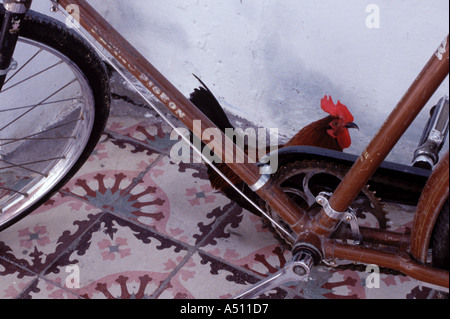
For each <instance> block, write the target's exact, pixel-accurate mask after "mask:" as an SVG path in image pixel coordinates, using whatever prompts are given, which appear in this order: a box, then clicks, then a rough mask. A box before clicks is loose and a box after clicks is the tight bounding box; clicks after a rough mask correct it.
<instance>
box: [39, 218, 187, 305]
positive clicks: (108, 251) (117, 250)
mask: <svg viewBox="0 0 450 319" xmlns="http://www.w3.org/2000/svg"><path fill="white" fill-rule="evenodd" d="M186 254H187V252H186V250H185V248H184V247H183V246H181V245H180V244H178V243H176V242H174V241H171V240H169V239H167V238H164V237H161V236H160V235H158V234H156V233H154V232H151V231H149V230H145V229H143V228H141V227H139V226H137V225H135V224H132V223H130V222H128V221H125V220H122V219H119V218H117V217H116V216H114V215H111V214H105V215H103V216H102V218H101V219H100V220H99V221H98V222H97V223H96V224H95V225H93V227H91V228H90V229H89V230H88V231H87V232H86V233H85V234H84V235H83V236H82V237H80V239H79V241H78V242H77V244H76V245H75V246H74V247H73V248H71V249H69V250H68V251H67V252H66V253H65V254H64V255H63V256H61V258H60V259H59V260H58V261H57V262H56V263H55V264H54V265H53V266H52V267H50V268H49V269H48V271H47V272H46V274H45V277H46V279H47V280H49V281H52V282H59V283H60V282H63V283H67V282H69V284H68V285H66V287H65V289H69V290H70V291H72V292H73V293H75V294H77V295H79V296H81V297H83V298H95V299H97V298H108V299H109V298H119V299H128V298H150V297H151V296H152V294H154V293H155V292H156V290H157V289H158V287H159V286H160V285H161V284H162V283H163V282H164V281H165V280H166V279H167V278H168V277H169V275H170V274H171V273H172V271H173V266H174V265H175V266H176V265H177V264H178V263H179V262H180V259H183V257H184V256H185V255H186ZM67 269H69V270H71V269H75V270H76V271H77V272H76V274H78V275H79V278H78V281H76V282H73V281H70V280H69V281H67V278H68V276H69V277H70V276H73V275H74V273H73V272H71V271H69V274H67ZM76 284H78V285H79V286H77V285H76ZM55 293H57V292H55Z"/></svg>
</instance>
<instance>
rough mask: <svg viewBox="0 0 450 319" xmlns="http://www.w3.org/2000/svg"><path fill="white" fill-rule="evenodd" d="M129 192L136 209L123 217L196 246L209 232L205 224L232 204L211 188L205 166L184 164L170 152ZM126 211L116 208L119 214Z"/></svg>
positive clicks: (224, 212)
mask: <svg viewBox="0 0 450 319" xmlns="http://www.w3.org/2000/svg"><path fill="white" fill-rule="evenodd" d="M130 196H132V197H133V199H134V200H135V204H134V207H136V208H137V209H136V211H135V212H134V213H132V214H128V215H125V216H124V217H127V218H129V219H132V220H135V221H137V222H139V223H141V224H143V225H146V226H149V227H151V228H154V229H156V230H157V231H158V232H160V233H163V234H166V235H168V236H171V237H172V238H175V239H177V240H180V241H183V242H185V243H187V244H190V245H193V246H195V245H196V244H197V243H198V242H199V241H200V240H201V239H202V238H203V237H204V236H205V233H207V232H208V229H206V230H205V229H203V228H204V227H205V225H208V224H213V223H214V221H215V220H216V218H218V217H220V216H221V215H223V214H226V213H227V210H228V209H229V208H230V206H232V205H230V200H229V199H227V198H225V197H224V196H223V195H222V194H220V193H217V192H215V191H214V190H213V189H212V188H211V186H210V183H209V181H208V180H206V179H205V178H204V167H199V166H193V165H192V166H187V165H186V166H183V167H181V166H179V165H177V164H174V163H173V162H171V160H170V158H169V157H168V156H164V157H163V158H162V159H161V160H159V161H158V162H157V163H156V164H155V165H154V166H153V167H152V169H151V170H150V171H149V172H148V173H147V174H146V175H145V176H144V177H143V178H142V180H141V182H140V183H139V184H138V185H136V186H135V187H134V188H133V189H132V190H131V191H130ZM215 211H219V213H218V214H214V212H215ZM124 212H125V210H123V209H122V210H121V211H117V213H118V214H120V215H124Z"/></svg>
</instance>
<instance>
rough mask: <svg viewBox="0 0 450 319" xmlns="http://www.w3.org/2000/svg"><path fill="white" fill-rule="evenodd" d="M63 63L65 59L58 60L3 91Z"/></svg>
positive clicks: (4, 90)
mask: <svg viewBox="0 0 450 319" xmlns="http://www.w3.org/2000/svg"><path fill="white" fill-rule="evenodd" d="M61 63H63V61H59V62H56V63H55V64H53V65H51V66H49V67H48V68H45V69H43V70H41V71H39V72H37V73H35V74H33V75H30V76H29V77H27V78H26V79H23V80H22V81H19V82H17V83H15V84H13V85H11V86H10V87H7V88H6V89H3V91H2V93H4V92H6V91H8V90H9V89H12V88H13V87H15V86H17V85H19V84H22V83H24V82H26V81H28V80H31V79H32V78H34V77H36V76H38V75H40V74H42V73H44V72H47V71H48V70H51V69H53V68H54V67H56V66H58V65H60V64H61Z"/></svg>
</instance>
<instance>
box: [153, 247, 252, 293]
mask: <svg viewBox="0 0 450 319" xmlns="http://www.w3.org/2000/svg"><path fill="white" fill-rule="evenodd" d="M256 282H257V279H256V278H255V277H253V276H251V275H249V274H248V273H245V272H243V271H239V270H238V269H236V268H234V267H232V266H230V265H229V264H227V263H224V262H223V261H220V260H217V259H215V258H213V257H211V256H208V255H206V254H202V253H200V254H198V253H197V254H195V255H194V256H192V258H191V259H190V260H189V261H188V262H187V263H186V264H185V265H184V266H183V268H181V269H180V271H179V272H178V273H177V274H176V275H175V276H174V277H173V278H172V279H171V281H170V286H169V287H168V288H167V289H166V290H165V291H164V292H163V293H162V294H161V295H160V296H159V298H161V299H165V298H169V299H171V298H186V299H223V298H230V297H232V296H234V295H236V294H238V293H239V292H241V291H242V290H243V289H245V288H246V287H247V286H246V284H253V283H256Z"/></svg>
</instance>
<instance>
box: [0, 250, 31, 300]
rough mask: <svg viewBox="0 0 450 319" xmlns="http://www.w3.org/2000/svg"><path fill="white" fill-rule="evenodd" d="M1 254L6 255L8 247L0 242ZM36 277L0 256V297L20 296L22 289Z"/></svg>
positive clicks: (11, 297)
mask: <svg viewBox="0 0 450 319" xmlns="http://www.w3.org/2000/svg"><path fill="white" fill-rule="evenodd" d="M0 251H1V252H2V256H5V255H8V254H9V252H8V248H6V247H4V243H2V242H0ZM36 278H37V276H36V274H33V273H32V272H30V271H27V270H25V269H23V268H22V267H19V266H18V265H15V264H13V263H11V262H9V261H7V260H5V259H3V258H0V299H13V298H18V297H20V294H21V293H22V291H23V290H25V289H26V288H27V287H29V286H30V284H32V282H33V281H34V280H35V279H36Z"/></svg>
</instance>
